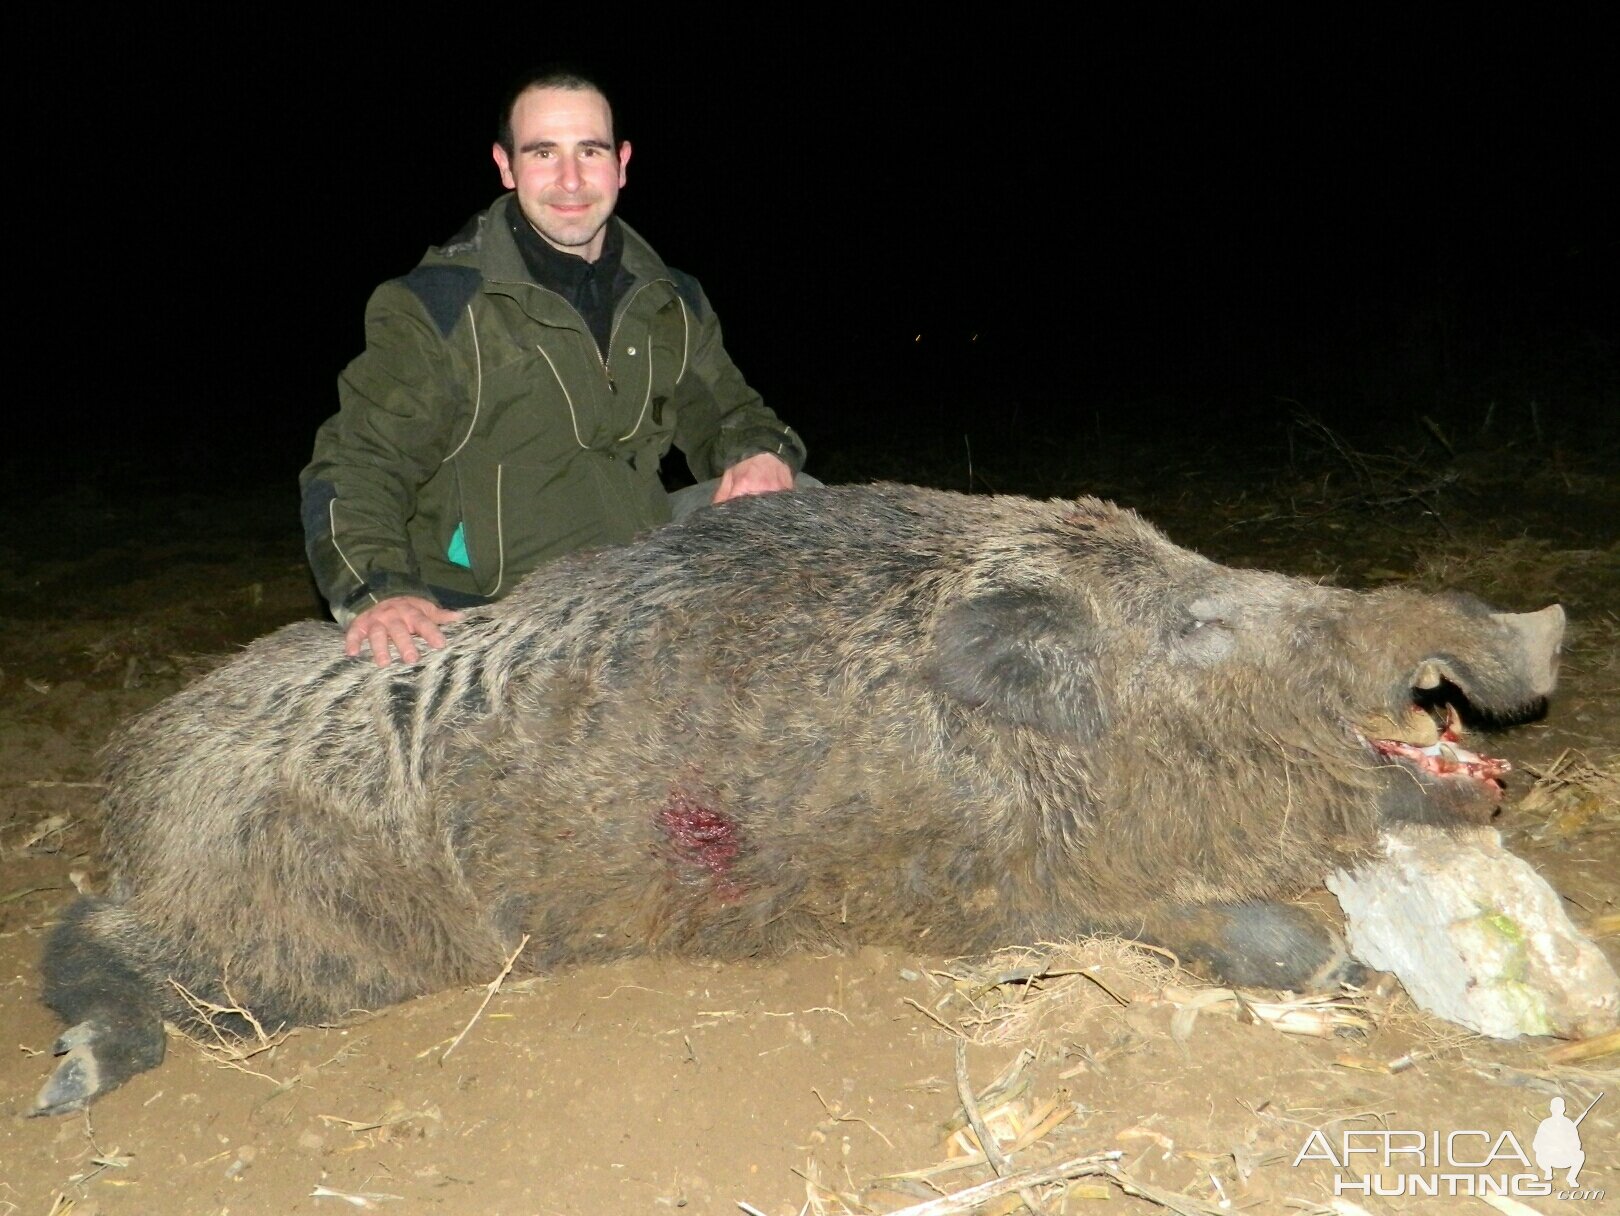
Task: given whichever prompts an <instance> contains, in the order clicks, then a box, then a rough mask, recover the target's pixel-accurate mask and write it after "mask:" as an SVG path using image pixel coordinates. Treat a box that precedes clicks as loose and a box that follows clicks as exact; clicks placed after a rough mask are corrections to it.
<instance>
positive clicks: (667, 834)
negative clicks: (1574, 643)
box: [37, 485, 1563, 1112]
mask: <svg viewBox="0 0 1620 1216" xmlns="http://www.w3.org/2000/svg"><path fill="white" fill-rule="evenodd" d="M1562 628H1563V617H1562V611H1561V610H1560V609H1558V608H1556V607H1555V608H1549V609H1544V610H1543V611H1542V612H1539V613H1529V614H1521V615H1512V614H1504V613H1497V612H1494V611H1493V610H1491V609H1489V608H1488V607H1486V606H1485V605H1483V604H1481V603H1479V602H1478V601H1476V600H1473V599H1471V598H1468V597H1465V596H1433V595H1423V594H1418V593H1416V592H1413V591H1409V590H1401V589H1392V590H1384V591H1375V592H1370V593H1358V592H1352V591H1348V590H1344V589H1339V588H1334V587H1329V586H1323V585H1319V584H1316V583H1312V582H1308V581H1304V580H1300V579H1295V578H1289V577H1285V576H1283V575H1280V574H1276V573H1270V572H1264V571H1254V570H1239V569H1232V568H1229V567H1225V566H1221V565H1217V564H1216V563H1214V562H1211V561H1209V560H1207V559H1205V558H1203V557H1200V556H1198V555H1197V554H1195V553H1192V552H1190V551H1188V550H1186V549H1182V548H1179V547H1177V546H1176V545H1174V544H1171V543H1170V542H1169V541H1168V540H1166V539H1165V538H1164V537H1163V536H1162V535H1161V534H1160V533H1159V532H1158V531H1156V530H1155V529H1154V528H1153V527H1151V526H1150V525H1149V524H1147V523H1146V522H1144V521H1143V520H1141V519H1140V518H1138V517H1137V516H1136V515H1135V514H1133V513H1132V512H1130V511H1127V510H1122V509H1120V508H1117V507H1115V506H1113V505H1111V504H1109V503H1106V502H1103V501H1099V500H1096V499H1081V500H1079V501H1051V502H1036V501H1033V500H1029V499H1024V498H1016V497H970V496H964V495H959V494H950V493H944V492H939V491H931V490H924V489H919V488H915V487H906V486H897V485H878V486H864V487H841V488H828V489H816V490H806V491H801V492H796V493H792V494H782V495H769V496H765V497H759V498H749V499H743V500H739V501H735V502H732V503H728V504H726V505H725V506H724V507H721V508H716V509H713V510H706V511H701V512H699V513H698V514H697V515H695V516H694V517H692V518H691V519H689V520H687V521H685V522H683V523H681V524H677V525H672V526H670V527H667V528H664V529H662V530H659V531H657V532H655V533H653V534H651V535H649V536H647V537H646V538H644V539H642V540H640V541H638V542H637V543H635V544H632V545H629V546H627V547H624V548H620V549H614V550H605V551H601V552H597V553H594V554H589V555H581V556H577V557H573V558H568V559H564V560H561V561H558V562H555V563H553V564H551V565H549V566H547V567H545V568H543V569H541V570H539V571H538V572H536V573H535V574H534V575H532V576H531V577H530V578H529V579H528V580H527V581H526V582H525V583H524V584H523V585H522V586H521V587H520V588H518V589H517V590H516V592H515V593H514V594H513V595H512V596H511V597H510V598H508V599H506V600H505V601H503V602H501V603H499V604H497V605H494V606H491V607H488V608H484V609H479V610H476V611H473V612H469V613H468V614H467V616H466V619H465V621H464V622H463V623H461V624H460V625H457V626H455V627H453V628H452V629H451V630H450V631H449V644H448V645H447V646H446V647H444V648H443V649H441V650H436V651H432V652H430V653H428V654H427V655H426V656H425V657H424V658H423V660H422V661H421V662H420V663H418V664H416V665H415V666H409V667H406V666H401V665H399V664H397V663H396V664H394V665H392V666H389V667H387V668H381V669H379V668H377V667H376V666H374V665H373V664H372V663H370V662H369V661H366V659H365V658H362V659H360V660H352V659H346V658H344V657H343V656H342V653H341V634H340V632H339V631H338V630H337V629H336V627H335V626H332V625H330V624H317V623H313V622H311V623H305V624H299V625H293V626H290V627H288V628H286V629H283V630H281V631H279V632H277V633H275V634H272V635H271V636H269V637H266V638H263V639H261V640H260V641H258V642H256V643H254V644H253V645H252V646H251V647H249V648H248V649H247V650H246V651H245V652H244V653H242V654H241V655H239V656H238V657H236V658H235V659H234V660H232V661H230V662H229V663H227V664H225V665H224V666H222V667H220V668H218V669H217V670H215V671H213V672H212V673H210V674H209V675H207V676H205V677H203V678H202V679H200V680H198V681H197V682H196V683H194V684H192V685H191V686H190V687H188V688H186V689H184V690H182V691H181V692H179V693H177V694H176V695H174V696H173V697H171V698H170V699H168V700H167V701H165V702H164V703H162V704H161V705H159V706H158V707H156V708H155V709H153V710H152V711H151V712H149V713H147V714H146V715H145V716H143V717H141V718H139V719H138V720H136V721H134V722H133V723H131V724H130V725H129V726H128V727H127V728H126V729H125V730H124V731H123V732H122V733H121V735H120V736H119V737H118V738H117V739H116V740H115V742H114V744H113V745H112V746H111V748H110V751H109V757H108V763H107V772H106V781H107V789H108V792H107V796H106V801H105V812H104V813H105V842H104V849H105V854H106V859H107V861H108V863H109V866H110V870H111V884H110V889H109V891H108V892H107V893H106V894H105V896H102V897H97V898H87V899H85V900H82V901H80V903H79V904H77V905H76V906H75V907H74V909H73V910H72V911H71V912H70V914H69V915H68V916H67V917H66V918H65V919H64V921H63V922H62V924H61V925H60V926H59V927H58V929H57V931H56V933H55V935H54V937H53V938H52V940H51V942H50V943H49V944H48V946H47V950H46V957H45V963H44V970H45V977H46V988H45V999H46V1001H47V1002H48V1003H49V1004H50V1005H51V1006H52V1008H54V1009H55V1010H56V1011H57V1012H58V1013H59V1014H60V1015H61V1016H62V1017H63V1019H64V1020H65V1021H66V1022H67V1023H68V1025H69V1029H68V1031H67V1032H66V1033H65V1034H64V1035H63V1038H62V1040H61V1041H60V1042H59V1043H58V1054H63V1055H65V1056H66V1058H65V1059H64V1060H63V1061H62V1063H61V1064H60V1065H59V1067H58V1069H57V1072H56V1074H55V1075H54V1076H53V1078H52V1079H51V1081H50V1082H49V1083H48V1084H47V1086H46V1088H45V1090H44V1092H43V1093H42V1094H41V1096H40V1099H39V1101H38V1106H37V1109H38V1110H40V1111H41V1112H46V1111H58V1110H68V1109H73V1108H76V1107H78V1106H82V1105H83V1104H84V1103H85V1102H87V1101H89V1100H90V1099H91V1098H92V1097H94V1096H95V1095H96V1094H97V1093H99V1092H102V1091H104V1090H106V1089H109V1088H111V1087H112V1086H114V1085H117V1084H119V1083H120V1082H121V1081H123V1080H124V1079H126V1078H127V1077H128V1076H129V1075H131V1074H133V1073H134V1072H137V1071H139V1070H140V1069H142V1068H147V1067H151V1066H152V1065H153V1064H155V1063H156V1062H157V1060H158V1059H160V1058H161V1056H162V1045H163V1035H162V1029H161V1021H160V1020H161V1019H162V1018H169V1019H173V1020H176V1021H182V1022H184V1021H186V1020H187V1016H188V1011H187V1008H186V1006H185V1005H184V1004H183V1002H182V1001H181V1000H180V998H179V995H178V993H177V990H176V988H175V986H174V984H172V983H171V981H175V982H177V983H178V984H180V985H184V986H185V988H186V989H188V990H190V991H191V992H193V993H195V994H197V995H198V996H201V997H203V998H204V999H207V1000H212V1001H215V1002H218V1003H221V1004H238V1005H240V1006H241V1007H245V1008H247V1009H250V1010H252V1011H253V1013H254V1014H255V1015H256V1017H257V1018H258V1020H259V1021H260V1022H261V1023H263V1024H264V1025H266V1026H267V1027H268V1026H273V1025H276V1024H280V1023H289V1022H309V1021H316V1020H324V1019H329V1018H334V1017H338V1016H341V1015H343V1014H345V1013H347V1012H349V1011H352V1010H356V1009H361V1008H376V1007H378V1006H381V1005H385V1004H388V1003H390V1002H393V1001H398V1000H401V999H403V998H405V997H409V996H412V995H415V994H419V993H424V992H430V991H433V990H436V989H441V988H445V987H448V986H452V985H458V984H469V983H472V982H475V981H484V980H487V979H488V978H489V977H490V976H491V975H492V974H495V973H496V972H497V971H498V970H499V968H500V967H501V965H502V962H503V960H504V959H505V958H506V957H507V956H508V955H509V954H510V953H511V951H512V949H513V947H514V946H515V945H516V943H517V942H518V941H519V940H520V938H521V937H522V935H523V934H529V935H530V943H529V946H528V947H527V949H526V950H525V951H524V953H523V955H522V957H521V959H520V963H519V965H520V966H529V967H535V966H539V967H554V966H559V965H562V964H568V963H576V962H580V961H584V960H592V959H610V958H614V957H618V956H622V955H626V954H633V953H645V952H671V953H689V954H701V955H706V956H711V957H719V958H742V957H753V956H758V955H762V954H766V953H770V952H775V951H781V950H785V949H789V948H792V947H797V946H806V945H810V946H815V947H828V946H834V947H836V946H847V945H851V944H854V943H861V942H877V943H897V944H899V943H909V944H913V945H918V946H921V947H924V948H926V949H929V950H930V951H934V952H938V953H942V954H955V953H965V952H975V951H985V950H990V949H993V948H996V947H1001V946H1005V945H1008V944H1013V943H1020V942H1032V941H1035V940H1039V939H1050V938H1060V937H1073V936H1076V935H1079V934H1083V933H1086V932H1099V931H1106V932H1112V933H1118V934H1123V935H1127V936H1134V937H1139V938H1142V939H1144V940H1149V941H1153V942H1157V943H1159V944H1161V945H1163V946H1165V947H1168V948H1169V949H1172V950H1175V951H1178V952H1179V953H1181V954H1182V955H1183V956H1184V957H1186V958H1188V959H1190V960H1192V961H1195V962H1200V963H1202V964H1203V965H1205V966H1206V967H1208V968H1209V969H1210V970H1212V971H1213V972H1215V973H1216V974H1218V975H1221V976H1223V977H1225V978H1226V979H1228V980H1230V981H1232V982H1238V983H1262V984H1271V985H1273V986H1277V987H1297V986H1304V985H1308V984H1311V983H1322V982H1332V981H1333V980H1334V979H1335V978H1337V977H1340V976H1342V975H1344V974H1346V973H1347V972H1346V970H1345V968H1346V966H1347V964H1346V963H1345V960H1344V958H1343V956H1342V953H1341V952H1340V950H1339V946H1338V943H1337V939H1336V938H1335V936H1334V935H1333V934H1332V933H1331V932H1330V931H1328V930H1327V929H1326V928H1325V927H1323V926H1321V925H1319V924H1317V923H1316V922H1315V921H1314V920H1312V919H1311V918H1310V917H1308V916H1306V915H1305V914H1304V913H1302V912H1301V911H1300V910H1299V909H1297V908H1294V907H1292V906H1289V905H1286V904H1284V903H1282V902H1280V901H1284V900H1287V899H1290V898H1292V897H1294V896H1296V895H1298V894H1300V893H1302V892H1304V891H1306V890H1308V889H1310V888H1313V887H1317V886H1319V885H1320V884H1321V881H1322V878H1323V876H1324V875H1325V874H1327V873H1328V872H1330V871H1332V870H1333V869H1335V868H1337V867H1340V866H1343V865H1345V864H1346V863H1348V862H1350V861H1351V860H1353V859H1355V858H1356V857H1358V856H1361V855H1363V854H1364V853H1365V852H1366V851H1367V850H1368V849H1369V848H1370V847H1371V846H1372V844H1373V842H1374V840H1375V838H1376V835H1377V832H1378V830H1379V826H1380V824H1381V823H1382V822H1384V821H1385V820H1387V819H1388V818H1390V817H1392V816H1394V817H1407V818H1420V819H1428V820H1430V821H1436V822H1448V821H1456V822H1470V821H1477V820H1479V819H1482V818H1485V817H1487V816H1488V815H1489V814H1490V813H1491V811H1492V808H1493V806H1494V803H1495V800H1496V797H1497V796H1498V793H1499V785H1498V783H1497V782H1496V780H1495V777H1494V773H1495V772H1497V771H1500V769H1499V767H1497V768H1493V767H1492V766H1496V765H1498V762H1495V761H1490V760H1489V759H1488V758H1485V757H1477V756H1474V755H1473V753H1470V752H1466V751H1462V752H1459V751H1457V747H1460V744H1455V738H1454V732H1453V731H1452V728H1451V727H1450V726H1449V725H1446V721H1447V719H1446V716H1445V715H1444V714H1438V713H1437V714H1435V715H1430V714H1426V713H1419V712H1418V711H1417V710H1416V709H1415V708H1414V704H1413V701H1414V696H1419V695H1421V696H1422V697H1425V698H1427V699H1428V701H1429V702H1430V703H1431V705H1432V706H1435V707H1441V706H1443V703H1444V702H1446V701H1448V700H1449V701H1455V702H1458V703H1467V704H1468V707H1469V709H1470V712H1472V713H1476V714H1478V715H1481V716H1484V717H1486V718H1489V719H1493V720H1496V721H1502V722H1506V721H1513V720H1517V719H1521V718H1524V717H1528V716H1530V715H1533V714H1534V713H1536V712H1539V710H1540V709H1541V707H1542V706H1543V704H1544V702H1545V699H1546V698H1547V696H1548V695H1549V694H1550V693H1551V691H1552V688H1553V681H1554V678H1555V669H1556V655H1557V649H1558V643H1559V638H1560V636H1561V634H1562ZM1436 718H1439V719H1440V722H1441V725H1440V726H1436V725H1435V719H1436ZM1414 723H1416V725H1414ZM1425 727H1426V729H1427V730H1428V731H1429V732H1430V734H1429V735H1428V736H1424V735H1423V729H1425ZM1442 727H1444V730H1445V738H1443V739H1442V738H1439V733H1440V731H1441V729H1442ZM1401 731H1406V732H1408V733H1407V734H1405V735H1401V734H1400V733H1399V732H1401ZM1414 732H1415V733H1414ZM1425 748H1426V749H1427V750H1424V749H1425Z"/></svg>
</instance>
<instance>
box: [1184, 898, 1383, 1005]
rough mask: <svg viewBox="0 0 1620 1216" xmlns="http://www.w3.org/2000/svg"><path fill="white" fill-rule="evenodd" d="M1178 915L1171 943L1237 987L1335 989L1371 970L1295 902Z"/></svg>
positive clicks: (1218, 907)
mask: <svg viewBox="0 0 1620 1216" xmlns="http://www.w3.org/2000/svg"><path fill="white" fill-rule="evenodd" d="M1177 919H1178V925H1177V929H1176V933H1175V937H1176V939H1177V940H1176V941H1175V942H1174V943H1169V944H1171V946H1172V948H1173V949H1176V950H1177V951H1178V953H1180V954H1181V955H1182V956H1183V958H1184V959H1185V960H1186V961H1187V962H1188V963H1190V964H1192V965H1193V966H1194V968H1195V969H1196V970H1201V971H1204V972H1207V973H1208V974H1210V975H1212V976H1214V977H1215V978H1216V979H1218V980H1220V981H1221V982H1223V983H1227V984H1231V985H1234V986H1236V987H1243V988H1286V989H1289V990H1291V991H1294V992H1320V991H1331V990H1336V989H1337V988H1339V987H1340V986H1341V985H1343V984H1351V985H1355V984H1360V983H1361V982H1362V981H1363V980H1364V979H1365V978H1366V975H1367V972H1366V969H1365V968H1364V967H1362V966H1361V964H1360V963H1358V962H1356V960H1355V959H1353V958H1351V957H1350V951H1349V949H1348V948H1347V947H1346V946H1345V944H1344V940H1343V939H1342V938H1341V937H1340V936H1339V935H1338V934H1337V933H1335V932H1334V931H1333V930H1332V929H1330V928H1328V927H1327V926H1326V925H1324V924H1323V923H1322V922H1321V921H1319V920H1317V919H1316V918H1315V917H1314V916H1312V915H1311V914H1310V913H1309V912H1307V911H1305V909H1303V908H1296V907H1294V906H1293V905H1291V904H1277V903H1252V904H1220V905H1210V906H1205V907H1200V908H1190V909H1187V910H1186V911H1185V913H1184V914H1183V915H1182V916H1180V917H1178V918H1177Z"/></svg>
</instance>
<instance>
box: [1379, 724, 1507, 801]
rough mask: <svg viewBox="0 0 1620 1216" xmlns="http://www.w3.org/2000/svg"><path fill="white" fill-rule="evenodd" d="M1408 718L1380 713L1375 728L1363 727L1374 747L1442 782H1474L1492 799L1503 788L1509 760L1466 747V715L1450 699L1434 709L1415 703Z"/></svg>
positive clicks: (1493, 799) (1380, 752)
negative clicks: (1463, 734) (1463, 740)
mask: <svg viewBox="0 0 1620 1216" xmlns="http://www.w3.org/2000/svg"><path fill="white" fill-rule="evenodd" d="M1405 719H1406V720H1405V721H1404V722H1396V721H1395V720H1394V719H1393V718H1389V717H1380V719H1379V720H1378V722H1377V723H1376V724H1375V725H1373V726H1372V730H1371V731H1370V732H1369V731H1366V730H1362V731H1358V732H1357V734H1359V735H1360V736H1361V739H1362V742H1364V743H1365V744H1366V745H1367V746H1368V747H1369V748H1371V749H1372V750H1373V751H1374V752H1375V753H1377V754H1378V755H1380V756H1384V757H1387V758H1388V759H1391V760H1395V761H1398V762H1400V763H1401V764H1403V765H1405V766H1407V767H1409V768H1412V769H1415V770H1417V772H1419V773H1420V774H1422V775H1424V776H1426V777H1429V778H1431V779H1433V780H1437V781H1446V782H1453V783H1462V784H1473V785H1475V787H1476V788H1477V789H1479V790H1480V792H1482V793H1484V794H1485V795H1486V796H1487V797H1489V798H1490V800H1491V801H1493V802H1495V801H1499V800H1500V799H1501V797H1502V793H1503V783H1502V778H1503V777H1505V776H1506V775H1507V774H1508V773H1510V772H1512V771H1513V766H1512V765H1511V764H1509V763H1508V762H1507V761H1506V760H1501V759H1498V758H1497V757H1495V756H1484V755H1481V754H1480V753H1478V752H1474V751H1470V750H1469V749H1468V748H1466V747H1464V746H1462V743H1461V741H1460V740H1461V735H1460V731H1461V728H1462V720H1461V718H1460V717H1459V716H1458V714H1457V710H1456V708H1455V707H1454V706H1452V705H1450V704H1449V703H1442V704H1440V705H1438V706H1436V707H1434V708H1433V709H1427V708H1425V707H1423V706H1420V705H1416V704H1414V705H1412V706H1411V708H1410V709H1409V710H1408V712H1407V714H1406V715H1405Z"/></svg>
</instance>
